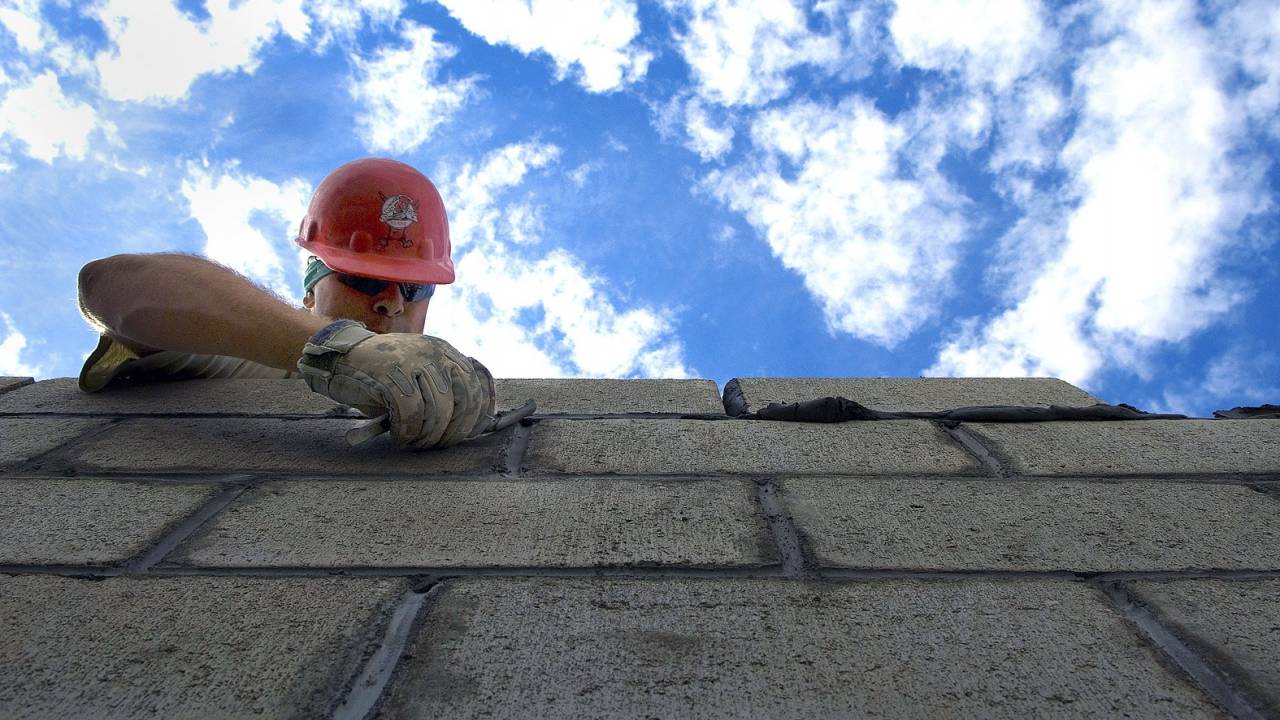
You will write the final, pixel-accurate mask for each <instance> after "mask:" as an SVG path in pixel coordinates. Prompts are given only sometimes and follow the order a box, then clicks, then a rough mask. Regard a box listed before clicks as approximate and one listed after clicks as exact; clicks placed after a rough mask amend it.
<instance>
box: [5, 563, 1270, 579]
mask: <svg viewBox="0 0 1280 720" xmlns="http://www.w3.org/2000/svg"><path fill="white" fill-rule="evenodd" d="M776 567H777V566H772V567H766V566H741V567H720V568H708V567H702V568H699V567H661V566H647V567H646V566H596V567H520V566H506V567H438V566H433V567H421V566H387V567H369V566H351V565H347V566H331V567H286V566H269V567H243V566H242V567H201V566H186V565H159V566H156V567H154V568H152V569H151V570H149V571H148V572H147V573H146V575H147V576H148V577H160V576H166V577H188V576H210V577H332V576H340V577H413V578H420V577H431V578H458V577H500V578H533V577H538V578H606V579H607V578H635V579H642V578H659V579H675V578H712V579H724V578H777V577H779V573H778V571H777V569H776ZM4 572H5V569H4V566H0V574H3V573H4ZM1277 575H1278V576H1280V573H1277Z"/></svg>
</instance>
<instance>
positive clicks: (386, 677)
mask: <svg viewBox="0 0 1280 720" xmlns="http://www.w3.org/2000/svg"><path fill="white" fill-rule="evenodd" d="M443 588H444V584H443V582H441V581H439V580H436V581H434V582H432V583H431V584H430V585H428V586H427V587H426V588H422V589H414V590H410V591H408V592H406V593H405V594H404V597H402V598H401V600H400V602H399V603H398V604H397V605H396V607H395V609H394V610H393V611H392V612H391V617H390V618H389V619H388V620H387V628H386V632H385V633H384V634H383V636H382V641H381V642H380V643H379V644H378V646H377V647H376V648H375V649H374V651H373V654H372V655H370V656H369V659H368V660H367V661H366V662H365V664H364V667H363V668H361V670H360V673H359V674H358V675H356V677H355V679H354V680H353V681H352V683H351V686H350V687H349V688H348V689H347V693H346V695H345V696H344V697H343V698H342V700H341V701H340V702H339V703H338V705H337V707H336V708H334V711H333V715H332V717H333V719H334V720H364V719H365V718H367V717H371V716H372V715H373V714H374V712H375V710H376V709H377V707H378V706H379V705H380V704H381V702H382V699H383V695H384V693H385V692H386V690H387V686H388V685H389V684H390V682H391V678H392V676H393V675H394V674H395V671H396V668H397V667H398V666H399V664H400V659H401V658H402V657H403V656H404V649H405V646H406V645H407V644H408V642H409V636H410V635H411V634H412V633H413V631H414V630H415V628H416V626H417V625H418V623H419V621H420V620H421V618H423V617H424V616H425V614H426V612H427V611H428V608H429V606H430V605H432V604H434V602H433V601H434V600H435V598H436V597H438V596H439V595H440V593H441V592H443Z"/></svg>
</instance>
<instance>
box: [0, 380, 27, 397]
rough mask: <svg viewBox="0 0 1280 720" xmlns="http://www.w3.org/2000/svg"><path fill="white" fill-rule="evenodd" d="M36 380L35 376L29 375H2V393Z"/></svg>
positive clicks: (0, 384)
mask: <svg viewBox="0 0 1280 720" xmlns="http://www.w3.org/2000/svg"><path fill="white" fill-rule="evenodd" d="M33 382H35V378H29V377H0V395H4V394H5V393H7V392H10V391H12V390H17V389H18V388H20V387H25V386H27V385H30V384H31V383H33Z"/></svg>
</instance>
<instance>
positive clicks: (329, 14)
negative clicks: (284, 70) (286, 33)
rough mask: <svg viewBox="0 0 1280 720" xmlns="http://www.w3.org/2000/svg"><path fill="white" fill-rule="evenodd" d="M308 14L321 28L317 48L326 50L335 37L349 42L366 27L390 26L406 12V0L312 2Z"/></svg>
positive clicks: (315, 39)
mask: <svg viewBox="0 0 1280 720" xmlns="http://www.w3.org/2000/svg"><path fill="white" fill-rule="evenodd" d="M306 9H307V13H308V14H310V15H311V18H312V19H313V20H314V21H315V22H316V24H317V25H319V29H318V32H317V33H316V34H317V37H315V38H314V39H313V43H314V47H315V48H316V49H317V50H323V49H324V48H326V47H328V45H329V43H331V42H332V41H333V40H334V39H335V38H343V39H350V38H353V37H354V36H355V34H356V33H357V32H359V31H360V28H361V27H363V26H364V23H365V21H366V19H367V20H368V21H369V22H371V23H372V24H374V25H383V26H390V25H394V24H395V22H396V20H397V19H399V17H400V13H402V12H404V0H309V1H308V2H307V3H306Z"/></svg>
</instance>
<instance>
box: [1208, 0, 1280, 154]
mask: <svg viewBox="0 0 1280 720" xmlns="http://www.w3.org/2000/svg"><path fill="white" fill-rule="evenodd" d="M1219 34H1220V35H1221V36H1225V37H1230V38H1231V39H1232V42H1231V43H1230V44H1225V43H1224V44H1222V45H1220V46H1219V47H1220V48H1221V49H1223V50H1226V51H1227V52H1231V53H1234V54H1235V55H1236V62H1238V63H1239V68H1240V70H1241V73H1242V75H1243V76H1244V77H1245V78H1247V81H1248V82H1249V83H1250V84H1251V87H1249V89H1248V90H1247V91H1246V95H1245V97H1244V102H1243V106H1244V109H1245V110H1246V112H1248V113H1249V116H1250V118H1251V119H1253V120H1254V121H1255V122H1257V123H1260V124H1261V125H1262V126H1263V127H1266V128H1268V129H1269V130H1270V132H1271V133H1272V134H1273V135H1276V136H1280V112H1277V110H1278V109H1280V5H1277V4H1276V3H1275V2H1274V1H1273V0H1248V1H1246V2H1241V3H1240V4H1238V5H1237V6H1236V7H1234V8H1232V9H1231V10H1230V11H1229V12H1227V13H1226V14H1225V15H1224V17H1223V18H1222V19H1221V28H1220V29H1219Z"/></svg>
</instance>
